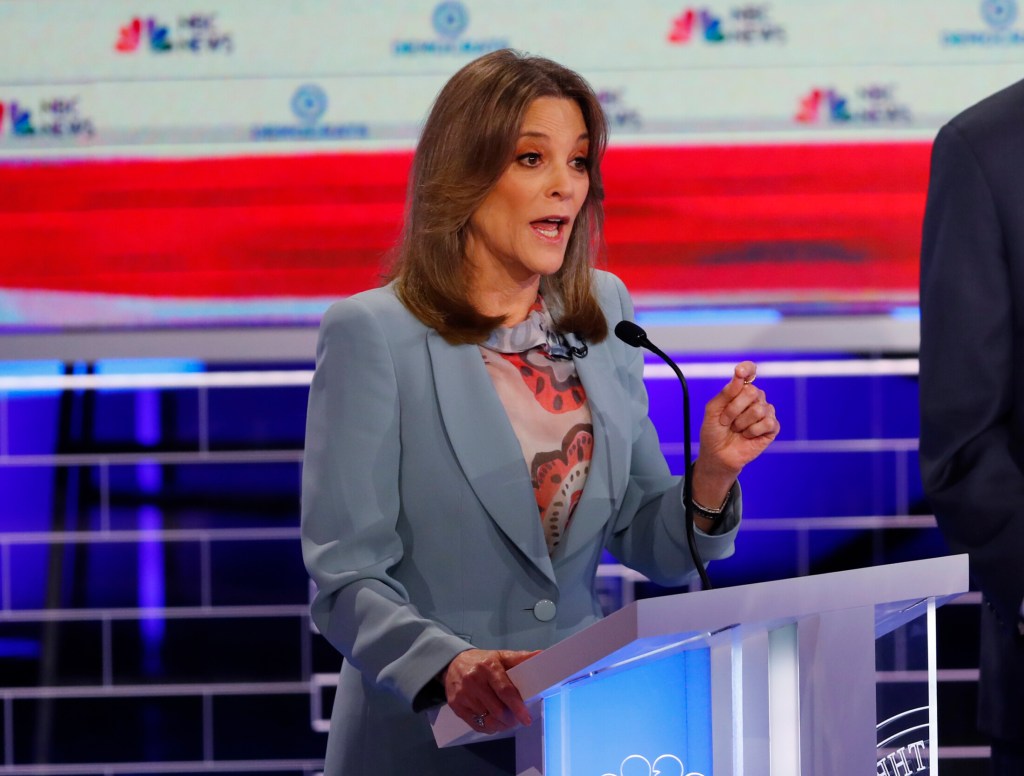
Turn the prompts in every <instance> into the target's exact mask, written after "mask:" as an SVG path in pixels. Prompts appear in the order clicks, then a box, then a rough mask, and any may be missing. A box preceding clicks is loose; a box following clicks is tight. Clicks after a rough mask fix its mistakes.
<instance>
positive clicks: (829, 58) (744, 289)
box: [0, 0, 1024, 331]
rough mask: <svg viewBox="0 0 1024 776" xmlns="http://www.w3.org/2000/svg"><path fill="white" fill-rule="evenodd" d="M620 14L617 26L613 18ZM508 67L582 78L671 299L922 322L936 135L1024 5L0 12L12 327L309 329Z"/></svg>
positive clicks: (2, 288) (874, 1) (1010, 49)
mask: <svg viewBox="0 0 1024 776" xmlns="http://www.w3.org/2000/svg"><path fill="white" fill-rule="evenodd" d="M606 6H607V7H606ZM505 46H510V47H513V48H517V49H520V50H524V51H529V52H531V53H537V54H542V55H545V56H549V57H551V58H552V59H555V60H557V61H559V62H562V63H564V64H566V65H568V66H570V67H573V68H574V69H576V70H578V71H580V72H581V73H582V74H583V75H584V76H585V77H586V78H587V79H588V80H589V81H590V83H591V84H592V85H593V87H594V89H595V91H596V92H597V93H598V95H599V97H600V99H601V102H602V104H603V106H604V108H605V112H606V115H607V117H608V120H609V123H610V126H611V129H612V142H611V147H610V149H609V151H608V153H607V155H606V157H605V160H604V164H603V168H602V169H603V174H604V177H605V183H606V190H607V199H606V202H605V207H606V215H607V221H606V232H605V237H606V242H607V252H606V256H605V259H604V263H605V265H606V266H607V268H609V269H611V270H612V271H614V272H616V273H617V274H619V275H620V276H621V277H622V278H623V279H624V280H625V281H626V283H627V285H628V286H629V287H630V289H631V291H632V292H633V293H634V294H635V295H636V296H637V297H638V299H639V301H640V302H641V303H647V304H652V305H662V304H663V305H706V304H714V305H735V304H777V305H783V304H791V303H807V304H814V305H825V306H828V305H835V304H848V303H871V304H907V303H910V304H913V303H914V301H915V300H916V283H917V253H918V249H919V243H920V225H921V216H922V214H923V210H924V197H925V191H926V187H927V180H928V159H929V152H930V146H931V140H932V138H933V137H934V134H935V131H936V130H937V128H938V127H939V126H941V124H942V123H943V122H944V121H946V120H948V118H950V117H951V116H953V115H954V114H955V113H957V112H958V111H959V110H961V109H963V108H965V107H967V106H968V105H970V104H972V103H973V102H976V101H977V100H978V99H980V98H982V97H984V96H985V95H987V94H989V93H991V92H993V91H996V90H997V89H999V88H1001V87H1003V86H1006V85H1008V84H1009V83H1011V82H1013V81H1014V80H1016V78H1017V76H1018V74H1019V72H1020V63H1021V62H1022V61H1024V26H1021V25H1019V24H1018V22H1017V18H1016V6H1015V4H1014V3H1012V2H1011V3H1004V2H992V1H991V0H986V2H962V1H960V0H943V2H934V1H933V0H906V2H903V3H898V4H892V3H888V2H885V0H867V1H866V2H865V1H864V0H858V2H852V1H846V0H833V1H832V2H829V3H809V2H803V1H802V0H785V1H780V2H774V3H771V4H763V3H753V4H751V3H746V4H745V3H731V2H713V3H711V4H708V5H700V6H698V5H691V4H686V3H672V2H664V1H663V0H659V1H657V2H655V0H635V1H634V2H631V3H629V4H625V3H619V4H615V3H610V4H602V5H601V7H600V9H597V8H595V4H593V3H586V2H582V1H580V2H565V3H561V4H559V5H558V7H557V8H556V9H554V10H552V9H551V8H549V7H548V4H546V3H540V2H533V1H532V0H523V1H522V2H517V3H502V2H483V1H482V0H477V1H476V2H469V1H467V2H448V1H446V2H440V3H438V2H377V3H373V4H370V3H362V4H355V3H347V2H332V1H330V0H319V1H318V0H307V1H306V2H303V3H301V4H291V3H280V2H274V1H273V0H236V1H235V2H229V1H227V0H225V1H222V2H214V1H213V0H208V1H207V2H206V3H205V4H200V5H198V6H197V5H193V4H188V5H186V4H184V3H181V2H172V1H171V0H149V2H145V3H142V4H140V3H139V2H136V1H135V0H132V2H122V1H121V0H108V2H104V3H102V4H95V3H90V2H85V1H84V0H48V2H45V3H25V2H18V0H8V1H7V2H3V0H0V191H2V192H3V196H0V328H2V329H3V330H6V331H30V330H68V329H97V328H119V327H120V328H130V327H139V326H145V327H149V326H171V327H173V326H184V325H217V324H223V323H231V324H237V323H247V324H248V323H252V324H262V323H268V322H273V323H311V322H315V321H316V320H317V319H318V318H319V315H320V314H321V313H322V311H323V309H324V307H325V306H326V305H327V304H328V303H329V301H330V300H332V299H335V298H337V297H339V296H342V295H347V294H351V293H355V292H358V291H360V290H363V289H365V288H369V287H371V286H374V285H377V284H379V283H380V277H381V273H382V271H383V269H384V267H385V262H386V257H387V254H388V251H389V249H390V248H391V247H392V246H393V245H394V243H395V240H396V238H397V236H398V233H399V230H400V228H401V224H402V218H403V208H404V200H405V190H406V183H407V176H408V171H409V167H410V163H411V160H412V154H413V150H414V148H415V143H416V138H417V136H418V132H419V129H420V126H421V124H422V121H423V119H424V117H425V116H426V114H427V112H428V111H429V108H430V105H431V102H432V100H433V98H434V96H435V95H436V93H437V91H438V89H440V88H441V86H443V84H444V83H445V81H446V80H447V79H448V78H449V77H450V76H451V74H452V73H453V72H454V71H455V70H457V69H458V68H459V67H461V66H462V65H464V64H465V63H467V62H469V61H470V60H472V59H473V58H475V57H477V56H479V55H481V54H484V53H487V52H488V51H492V50H494V49H497V48H501V47H505Z"/></svg>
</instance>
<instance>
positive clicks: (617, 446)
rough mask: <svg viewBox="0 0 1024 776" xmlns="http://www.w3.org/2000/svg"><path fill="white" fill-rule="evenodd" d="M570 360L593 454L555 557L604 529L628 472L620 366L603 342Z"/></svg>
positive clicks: (573, 341)
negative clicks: (589, 423) (585, 406)
mask: <svg viewBox="0 0 1024 776" xmlns="http://www.w3.org/2000/svg"><path fill="white" fill-rule="evenodd" d="M566 339H568V340H569V343H570V344H571V345H574V346H580V345H581V343H580V342H579V340H578V339H577V338H576V337H574V336H572V335H567V336H566ZM573 360H574V361H575V364H576V374H578V375H579V378H580V382H582V383H583V388H584V390H586V392H587V402H588V403H589V405H590V414H591V417H592V420H593V424H594V452H593V457H592V458H591V461H590V471H589V473H588V474H587V483H586V485H585V486H584V487H583V494H582V495H581V496H580V500H579V502H578V503H577V504H576V509H575V511H574V512H573V516H572V522H571V523H570V527H569V530H568V531H567V532H566V535H565V540H564V541H563V542H562V543H561V544H560V545H559V546H558V549H557V550H556V551H555V555H554V560H556V561H557V560H558V559H559V558H562V557H568V556H570V555H572V554H573V553H574V552H576V551H577V550H578V549H580V548H581V547H583V546H585V545H587V544H589V543H590V542H591V541H592V540H593V537H594V534H595V533H597V532H598V531H602V530H604V526H605V523H606V522H607V521H608V520H609V517H610V515H612V514H614V512H615V510H616V509H618V506H619V503H620V502H621V501H622V498H623V496H624V495H625V492H626V480H627V476H628V472H627V471H626V466H627V463H626V461H627V458H626V451H627V450H628V449H629V445H630V436H629V433H630V425H629V409H630V407H629V397H627V396H626V394H625V392H624V391H623V390H622V387H621V385H620V384H619V380H618V379H617V376H616V371H617V370H620V369H621V368H622V367H621V366H620V365H617V364H616V363H615V361H614V360H613V359H612V357H611V351H610V350H609V348H608V347H607V345H606V344H598V345H590V346H589V348H588V351H587V355H586V356H585V357H583V358H579V357H574V359H573Z"/></svg>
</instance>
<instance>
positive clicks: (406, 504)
mask: <svg viewBox="0 0 1024 776" xmlns="http://www.w3.org/2000/svg"><path fill="white" fill-rule="evenodd" d="M596 287H597V290H598V297H599V301H600V304H601V307H602V309H603V310H604V312H605V315H606V316H607V319H608V323H609V328H612V327H614V326H615V324H616V323H617V322H618V321H620V320H622V319H631V318H632V313H633V310H632V304H631V302H630V299H629V297H628V295H627V293H626V290H625V287H624V286H623V285H622V282H621V281H620V280H619V279H618V278H616V277H615V276H613V275H610V274H608V273H604V272H597V273H596ZM570 341H573V344H579V343H578V342H575V341H574V338H571V337H570ZM576 369H577V372H578V374H579V377H580V380H581V381H582V383H583V386H584V388H585V389H586V392H587V398H588V400H589V403H590V411H591V414H592V416H593V424H594V450H593V459H592V462H591V466H590V472H589V475H588V479H587V483H586V487H585V488H584V490H583V494H582V497H581V498H580V501H579V503H578V505H577V507H576V511H575V513H574V515H573V518H572V522H571V524H570V526H569V529H568V531H567V533H566V535H565V538H564V539H563V540H562V542H561V544H560V545H559V546H558V548H557V549H556V551H555V553H554V555H553V556H550V557H549V555H548V551H547V546H546V544H545V541H544V534H543V529H542V525H541V521H540V519H539V515H538V512H537V504H536V501H535V500H534V492H533V488H532V486H531V483H530V476H529V472H528V470H527V466H526V462H525V460H524V458H523V453H522V449H521V448H520V446H519V442H518V440H517V438H516V435H515V433H514V431H513V430H512V427H511V425H510V423H509V420H508V416H507V415H506V413H505V410H504V407H503V406H502V404H501V400H500V399H499V398H498V395H497V393H496V391H495V389H494V386H493V383H492V382H491V378H490V377H489V375H488V373H487V371H486V368H485V366H484V362H483V359H482V358H481V356H480V352H479V349H478V348H477V347H476V346H475V345H450V344H448V343H446V342H445V341H444V339H443V338H442V337H441V336H440V335H439V334H438V333H437V332H436V331H434V330H433V329H430V328H427V327H426V326H424V325H423V324H422V323H420V322H419V321H418V320H417V319H416V318H415V317H413V316H412V315H411V314H410V313H409V312H408V311H407V310H406V309H405V307H404V306H403V305H402V304H401V303H400V302H399V301H398V299H397V298H396V296H395V295H394V293H393V291H392V289H391V288H390V287H386V288H381V289H375V290H373V291H368V292H365V293H361V294H358V295H356V296H353V297H350V298H348V299H345V300H343V301H341V302H338V303H337V304H335V305H333V306H332V307H331V308H330V309H329V310H328V311H327V313H326V315H325V317H324V319H323V323H322V325H321V329H320V337H319V342H318V346H317V363H316V373H315V375H314V378H313V383H312V387H311V390H310V397H309V411H308V417H307V427H306V447H305V459H304V467H303V478H302V550H303V555H304V559H305V562H306V566H307V568H308V570H309V573H310V575H311V576H312V578H313V580H314V581H315V583H316V586H317V591H318V592H317V594H316V597H315V599H314V601H313V605H312V616H313V620H314V622H315V624H316V626H317V627H318V628H319V630H320V632H321V633H322V634H323V635H324V636H325V637H326V638H327V639H328V641H330V642H331V644H333V645H334V646H335V647H336V648H337V649H338V650H339V651H340V652H341V653H342V655H343V656H344V658H345V659H344V664H343V667H342V670H341V676H340V679H339V687H338V692H337V696H336V698H335V703H334V710H333V714H332V721H331V732H330V735H329V738H328V747H327V749H328V751H327V762H326V772H327V773H329V774H345V776H350V775H351V774H388V773H407V772H415V773H417V774H429V773H434V772H437V773H444V774H446V776H451V774H460V773H467V774H470V773H471V774H473V775H474V776H478V775H479V774H483V773H487V772H489V771H488V770H487V768H486V767H485V766H484V765H482V764H481V763H480V762H477V761H474V759H473V758H472V757H471V756H470V755H469V754H467V753H466V752H463V751H461V750H460V748H455V749H452V750H443V751H441V750H437V749H436V747H435V746H434V743H433V739H432V737H431V734H430V730H429V727H428V724H427V721H426V718H425V715H424V714H423V713H421V712H420V711H419V709H420V707H422V706H424V705H429V703H430V702H431V701H436V700H437V698H436V697H431V696H432V692H431V691H432V690H437V689H439V685H437V683H436V682H433V681H432V680H433V677H434V676H435V675H436V674H437V673H438V672H439V671H441V669H443V668H444V667H445V666H446V665H447V664H448V662H449V661H450V660H451V659H452V658H453V657H454V656H455V655H456V654H458V653H459V652H461V651H463V650H465V649H467V648H469V647H470V646H473V647H480V648H485V649H497V648H502V649H543V648H545V647H548V646H550V645H551V644H554V643H555V642H557V641H559V640H561V639H563V638H565V637H566V636H569V635H570V634H572V633H574V632H576V631H578V630H580V629H581V628H585V627H586V626H588V625H590V624H591V623H593V622H595V621H597V620H598V619H599V618H600V617H601V609H600V605H599V602H598V598H597V595H596V593H595V573H596V570H597V566H598V563H599V561H600V560H601V554H602V551H603V550H604V549H605V548H607V549H608V550H610V551H611V552H612V553H613V554H614V555H615V557H616V558H618V559H619V560H620V561H621V562H622V563H624V564H626V565H627V566H630V567H632V568H635V569H637V570H639V571H640V572H642V573H643V574H645V575H647V576H648V577H649V578H650V579H651V580H653V581H655V582H657V583H660V584H663V585H680V584H683V583H685V581H686V580H687V578H688V576H689V575H690V574H691V572H692V571H693V570H694V569H693V565H692V561H691V559H690V555H689V551H688V549H687V545H686V537H685V528H684V516H683V509H682V506H681V487H682V481H681V478H679V477H676V476H673V475H672V474H670V472H669V469H668V466H667V465H666V463H665V459H664V457H663V455H662V453H661V450H660V447H659V442H658V437H657V434H656V432H655V429H654V426H653V425H652V424H651V422H650V420H649V419H648V417H647V393H646V390H645V388H644V384H643V357H642V352H641V351H639V350H637V349H634V348H630V347H628V346H627V345H625V344H623V343H622V342H620V341H619V340H617V339H616V338H615V337H614V336H609V338H608V339H607V340H605V341H604V342H601V343H590V344H589V353H588V354H587V356H586V357H585V358H577V359H576ZM735 490H736V491H737V492H736V493H734V494H733V497H732V498H731V499H730V505H729V508H728V510H729V514H727V515H726V518H725V520H726V523H725V525H726V526H727V530H725V531H724V532H722V533H720V534H717V535H714V536H708V535H704V534H701V533H700V532H698V544H699V548H700V552H701V554H702V556H703V558H704V559H705V560H713V559H716V558H724V557H727V556H729V555H731V554H732V552H733V542H734V538H735V533H736V530H737V528H738V523H739V510H740V497H739V493H738V488H736V489H735ZM539 602H549V603H542V604H540V605H538V604H539ZM410 762H415V763H416V766H415V768H414V770H413V771H409V770H408V766H409V764H410Z"/></svg>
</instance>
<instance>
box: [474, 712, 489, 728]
mask: <svg viewBox="0 0 1024 776" xmlns="http://www.w3.org/2000/svg"><path fill="white" fill-rule="evenodd" d="M489 713H490V712H487V711H485V712H484V713H483V714H474V715H473V724H474V725H476V726H477V727H483V726H484V722H485V721H486V720H485V717H486V716H487V715H488V714H489Z"/></svg>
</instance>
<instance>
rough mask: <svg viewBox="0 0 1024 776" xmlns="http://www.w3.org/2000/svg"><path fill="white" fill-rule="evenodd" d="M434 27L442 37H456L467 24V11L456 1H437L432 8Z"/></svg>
mask: <svg viewBox="0 0 1024 776" xmlns="http://www.w3.org/2000/svg"><path fill="white" fill-rule="evenodd" d="M433 22H434V29H435V30H437V34H438V35H440V36H441V37H442V38H457V37H459V36H460V35H461V34H462V33H463V32H465V30H466V26H467V25H468V24H469V11H467V10H466V6H464V5H463V4H462V3H457V2H445V3H438V5H437V7H436V8H435V9H434V16H433Z"/></svg>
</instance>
